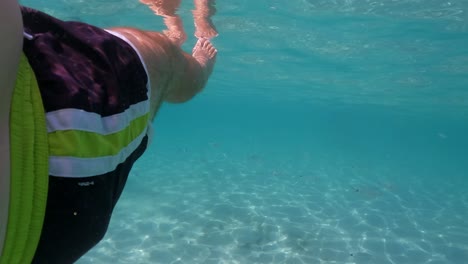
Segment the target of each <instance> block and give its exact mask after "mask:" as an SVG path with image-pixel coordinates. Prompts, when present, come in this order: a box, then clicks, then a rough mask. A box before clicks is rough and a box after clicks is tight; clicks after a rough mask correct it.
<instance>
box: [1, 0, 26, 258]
mask: <svg viewBox="0 0 468 264" xmlns="http://www.w3.org/2000/svg"><path fill="white" fill-rule="evenodd" d="M22 32H23V24H22V19H21V11H20V9H19V6H18V2H17V1H16V0H1V1H0V36H1V37H2V41H0V255H1V252H2V249H3V243H4V239H5V232H6V226H7V220H8V204H9V195H10V133H9V115H10V101H11V95H12V91H13V87H14V85H15V80H16V72H17V70H18V63H19V58H20V55H21V49H22V43H23V42H22V41H23V37H22V34H23V33H22Z"/></svg>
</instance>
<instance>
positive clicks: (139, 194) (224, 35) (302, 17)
mask: <svg viewBox="0 0 468 264" xmlns="http://www.w3.org/2000/svg"><path fill="white" fill-rule="evenodd" d="M22 3H24V4H27V5H29V6H32V7H35V8H39V9H41V10H43V11H46V12H48V13H50V14H52V15H55V16H58V17H60V18H63V19H72V20H80V21H84V22H89V23H93V24H96V25H99V26H103V27H107V26H115V25H133V26H138V27H143V28H146V29H154V30H162V29H163V25H162V21H161V19H160V18H158V17H155V16H154V15H152V13H151V12H150V11H149V10H147V8H146V7H145V6H143V5H141V4H139V3H138V1H135V0H92V1H81V0H53V1H45V0H41V1H39V0H28V1H23V2H22ZM191 8H192V3H191V2H190V1H185V2H184V3H183V5H182V7H181V9H180V14H181V15H182V16H183V17H184V19H185V24H186V27H187V32H188V33H189V34H190V33H191V32H193V26H192V24H191V17H190V9H191ZM217 10H218V13H217V14H216V16H215V17H214V22H215V24H216V26H217V28H218V30H219V33H220V35H219V37H218V38H216V39H215V40H214V43H215V45H216V47H217V48H218V50H219V55H218V63H217V65H216V69H215V72H214V73H213V76H212V79H211V80H210V82H209V83H208V86H207V87H206V90H205V92H204V93H203V94H200V95H199V96H198V97H197V98H195V99H194V100H192V101H191V102H189V103H186V104H182V105H165V106H164V107H163V109H162V110H161V112H160V115H159V116H158V117H157V119H156V120H155V123H154V126H155V137H154V141H153V144H152V145H151V147H150V148H149V149H148V151H147V152H146V153H145V155H144V156H143V157H142V158H141V159H140V160H139V161H138V162H137V163H136V164H135V166H134V169H133V171H132V173H131V175H130V178H129V181H128V183H127V186H126V189H125V191H124V193H123V195H122V197H121V199H120V201H119V203H118V205H117V207H116V209H115V211H114V215H113V218H112V221H111V225H110V227H109V230H108V233H107V235H106V237H105V238H104V239H103V240H102V242H101V243H100V244H99V245H97V246H96V247H95V248H94V249H93V250H92V251H90V252H89V253H88V254H87V255H86V256H84V257H83V258H82V259H81V260H80V261H79V262H78V263H79V264H87V263H137V264H138V263H291V264H292V263H349V264H351V263H356V264H361V263H375V264H386V263H396V264H400V263H401V264H404V263H408V264H418V263H428V264H429V263H431V264H436V263H438V264H442V263H453V264H459V263H460V264H461V263H468V220H467V219H468V194H467V190H468V175H467V174H468V66H467V65H468V15H467V14H468V3H467V2H466V1H464V0H454V1H442V0H425V1H421V0H374V1H368V0H362V1H357V0H356V1H354V0H328V1H322V0H317V1H313V0H290V1H279V0H269V1H268V0H257V1H247V0H231V1H218V3H217ZM194 42H195V39H194V38H193V37H192V38H190V39H189V40H188V42H187V44H186V46H185V48H186V50H190V48H191V46H192V45H193V43H194Z"/></svg>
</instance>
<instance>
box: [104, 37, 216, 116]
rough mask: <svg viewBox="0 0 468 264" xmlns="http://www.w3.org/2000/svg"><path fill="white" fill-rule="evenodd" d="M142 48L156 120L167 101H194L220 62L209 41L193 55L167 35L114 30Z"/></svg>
mask: <svg viewBox="0 0 468 264" xmlns="http://www.w3.org/2000/svg"><path fill="white" fill-rule="evenodd" d="M111 30H112V31H114V32H118V33H120V34H122V35H123V36H125V37H126V38H127V39H128V40H129V41H130V42H132V44H133V45H134V46H135V47H136V48H137V49H138V51H139V53H140V54H141V56H142V57H143V60H144V62H145V64H146V67H147V69H148V74H149V79H150V83H151V113H152V118H154V117H155V115H156V113H157V111H158V109H159V108H160V106H161V104H162V103H163V102H164V101H167V102H171V103H182V102H186V101H188V100H190V99H191V98H192V97H194V96H195V95H196V94H197V93H198V92H200V91H201V90H202V89H203V87H204V86H205V85H206V82H207V81H208V78H209V76H210V75H211V72H212V71H213V67H214V64H215V61H216V54H217V50H216V49H215V48H214V47H213V45H212V44H211V42H210V41H209V40H207V39H199V40H198V42H197V43H196V44H195V47H194V48H193V52H192V54H188V53H186V52H184V51H183V50H182V49H181V48H180V47H179V45H178V42H174V41H172V40H171V39H170V38H168V37H167V36H166V35H165V34H162V33H159V32H153V31H143V30H139V29H135V28H112V29H111Z"/></svg>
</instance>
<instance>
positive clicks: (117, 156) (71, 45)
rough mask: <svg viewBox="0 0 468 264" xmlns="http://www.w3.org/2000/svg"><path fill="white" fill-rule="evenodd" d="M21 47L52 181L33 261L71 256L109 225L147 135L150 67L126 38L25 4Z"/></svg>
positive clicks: (60, 260) (70, 259)
mask: <svg viewBox="0 0 468 264" xmlns="http://www.w3.org/2000/svg"><path fill="white" fill-rule="evenodd" d="M21 11H22V16H23V23H24V31H25V36H26V38H25V39H24V44H23V52H24V54H25V55H26V57H27V60H28V62H29V64H30V66H31V68H32V69H33V71H34V74H35V76H36V79H37V84H38V87H39V90H40V96H41V97H42V102H43V106H44V111H45V117H46V125H47V138H48V142H49V184H48V194H47V204H46V212H45V218H44V224H43V227H42V232H41V236H40V241H39V245H38V247H37V250H36V253H35V256H34V259H33V262H32V263H40V264H42V263H51V264H52V263H60V264H66V263H73V262H75V261H76V260H77V259H79V258H80V257H81V256H82V255H84V254H85V253H86V252H87V251H88V250H89V249H91V248H92V247H93V246H95V245H96V244H97V243H98V242H99V241H100V240H101V239H102V238H103V236H104V234H105V233H106V230H107V227H108V224H109V221H110V218H111V214H112V211H113V209H114V206H115V205H116V203H117V200H118V199H119V197H120V195H121V193H122V190H123V188H124V186H125V183H126V180H127V177H128V174H129V172H130V170H131V168H132V166H133V164H134V162H135V161H136V160H137V159H138V158H139V157H140V156H141V155H142V154H143V152H144V151H145V149H146V147H147V142H148V126H149V123H150V114H149V113H150V106H149V97H150V95H149V93H150V89H148V85H147V84H148V75H147V72H146V69H145V65H144V63H143V61H142V60H141V58H140V57H139V54H138V52H137V51H136V50H135V49H134V48H132V46H131V45H129V43H127V42H126V41H125V40H123V39H121V38H119V37H116V36H114V35H112V34H110V33H109V32H107V31H105V30H103V29H100V28H98V27H94V26H92V25H88V24H85V23H81V22H72V21H62V20H59V19H56V18H54V17H51V16H49V15H47V14H45V13H42V12H40V11H37V10H34V9H31V8H27V7H22V8H21Z"/></svg>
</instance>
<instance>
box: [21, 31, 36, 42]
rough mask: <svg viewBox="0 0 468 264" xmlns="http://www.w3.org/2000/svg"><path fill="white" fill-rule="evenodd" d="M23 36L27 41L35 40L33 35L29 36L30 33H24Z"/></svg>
mask: <svg viewBox="0 0 468 264" xmlns="http://www.w3.org/2000/svg"><path fill="white" fill-rule="evenodd" d="M23 36H24V37H25V38H26V39H27V40H32V39H33V38H34V36H33V35H31V34H29V33H26V32H25V31H23Z"/></svg>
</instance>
